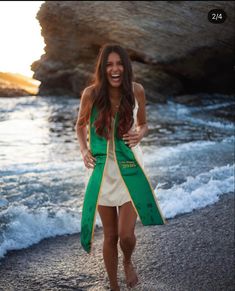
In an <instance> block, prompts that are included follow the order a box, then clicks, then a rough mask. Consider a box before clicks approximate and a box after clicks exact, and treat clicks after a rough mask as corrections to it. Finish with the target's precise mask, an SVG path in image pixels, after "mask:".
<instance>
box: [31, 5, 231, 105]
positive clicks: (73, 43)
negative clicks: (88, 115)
mask: <svg viewBox="0 0 235 291" xmlns="http://www.w3.org/2000/svg"><path fill="white" fill-rule="evenodd" d="M234 7H235V3H234V2H233V1H231V2H230V1H112V2H105V1H46V2H45V3H44V4H43V5H42V6H41V8H40V10H39V12H38V15H37V18H38V20H39V22H40V24H41V26H42V35H43V37H44V40H45V43H46V47H45V51H46V53H45V54H44V55H43V56H42V57H41V59H40V60H38V61H35V62H34V63H33V64H32V70H33V71H34V72H35V74H34V78H36V79H38V80H40V81H41V86H40V92H39V93H40V94H72V95H76V96H79V95H80V92H81V90H82V89H83V88H84V86H86V85H87V84H88V82H89V79H90V78H91V77H92V73H93V69H94V64H95V61H96V56H97V54H98V51H99V48H100V46H101V45H103V44H104V43H106V42H115V43H119V44H121V45H123V46H124V47H125V48H126V49H127V51H128V52H129V54H130V57H131V59H132V62H133V68H134V73H135V79H136V81H138V82H140V83H142V84H143V85H144V87H145V90H146V95H147V98H148V99H149V100H153V101H159V102H163V101H164V100H166V97H167V96H169V95H171V96H172V95H173V96H174V95H179V94H193V93H196V92H208V93H210V92H217V93H218V92H221V93H226V94H231V93H234V92H235V87H234V82H233V81H234V80H233V78H234V76H233V74H234V68H233V65H234V54H233V53H234V41H233V38H234V32H235V31H234V27H235V25H234V22H235V17H234V13H233V10H234ZM215 8H218V9H219V8H220V9H223V10H224V11H225V12H226V14H227V19H226V21H225V22H224V23H222V24H212V23H210V22H209V21H208V12H209V11H210V10H211V9H215Z"/></svg>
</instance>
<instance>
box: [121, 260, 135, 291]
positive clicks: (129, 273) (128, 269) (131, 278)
mask: <svg viewBox="0 0 235 291" xmlns="http://www.w3.org/2000/svg"><path fill="white" fill-rule="evenodd" d="M123 266H124V271H125V275H126V284H127V287H131V288H132V287H134V286H135V285H136V284H137V283H138V277H137V274H136V271H135V269H134V266H133V264H132V262H125V261H123Z"/></svg>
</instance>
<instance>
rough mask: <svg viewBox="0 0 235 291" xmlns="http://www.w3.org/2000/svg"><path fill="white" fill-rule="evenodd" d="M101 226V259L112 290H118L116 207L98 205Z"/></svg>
mask: <svg viewBox="0 0 235 291" xmlns="http://www.w3.org/2000/svg"><path fill="white" fill-rule="evenodd" d="M98 211H99V215H100V218H101V221H102V224H103V232H104V243H103V258H104V264H105V268H106V271H107V273H108V277H109V282H110V287H111V289H112V290H115V291H118V290H120V288H119V286H118V281H117V268H118V249H117V244H118V214H117V209H116V207H110V206H101V205H98Z"/></svg>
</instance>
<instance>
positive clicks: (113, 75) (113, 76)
mask: <svg viewBox="0 0 235 291" xmlns="http://www.w3.org/2000/svg"><path fill="white" fill-rule="evenodd" d="M111 79H112V80H113V81H114V82H118V81H120V79H121V75H119V74H112V75H111Z"/></svg>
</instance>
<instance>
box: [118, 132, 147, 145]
mask: <svg viewBox="0 0 235 291" xmlns="http://www.w3.org/2000/svg"><path fill="white" fill-rule="evenodd" d="M142 137H143V136H142V135H141V133H140V132H138V131H134V130H129V131H128V133H125V134H124V135H123V137H122V139H123V140H124V141H125V144H127V145H128V146H129V147H130V148H132V147H135V146H136V145H137V144H138V143H139V142H140V141H141V139H142Z"/></svg>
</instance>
